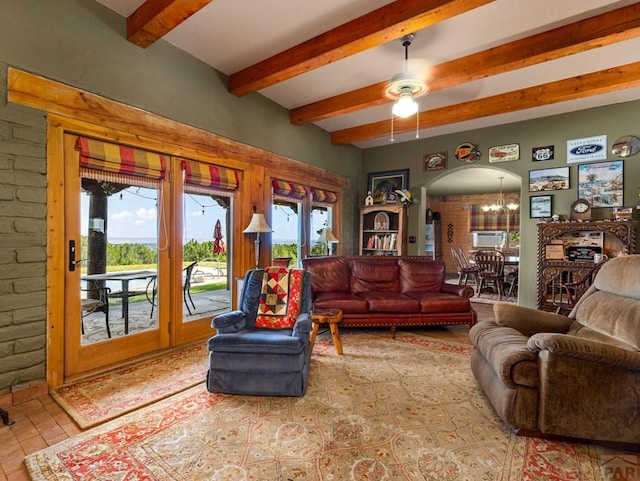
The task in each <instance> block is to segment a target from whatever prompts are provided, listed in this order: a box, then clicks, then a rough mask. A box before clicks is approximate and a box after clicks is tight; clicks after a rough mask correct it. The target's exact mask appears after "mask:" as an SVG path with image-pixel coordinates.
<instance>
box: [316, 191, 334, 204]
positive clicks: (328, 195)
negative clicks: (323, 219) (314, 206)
mask: <svg viewBox="0 0 640 481" xmlns="http://www.w3.org/2000/svg"><path fill="white" fill-rule="evenodd" d="M311 198H312V200H313V202H316V203H319V204H335V203H336V202H338V194H336V193H335V192H331V191H329V190H323V189H316V188H315V187H312V188H311Z"/></svg>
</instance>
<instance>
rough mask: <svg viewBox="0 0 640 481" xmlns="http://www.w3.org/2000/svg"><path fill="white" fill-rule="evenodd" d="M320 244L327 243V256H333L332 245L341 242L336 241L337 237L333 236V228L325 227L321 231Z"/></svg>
mask: <svg viewBox="0 0 640 481" xmlns="http://www.w3.org/2000/svg"><path fill="white" fill-rule="evenodd" d="M318 242H326V243H327V255H328V256H330V255H331V244H335V243H338V242H340V241H339V240H338V239H336V236H334V235H333V231H332V230H331V227H325V228H323V229H322V230H321V231H320V238H319V239H318Z"/></svg>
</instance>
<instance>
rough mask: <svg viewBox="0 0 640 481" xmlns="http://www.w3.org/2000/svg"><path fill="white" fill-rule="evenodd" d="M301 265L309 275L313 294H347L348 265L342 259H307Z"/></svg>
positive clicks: (329, 257)
mask: <svg viewBox="0 0 640 481" xmlns="http://www.w3.org/2000/svg"><path fill="white" fill-rule="evenodd" d="M302 265H303V267H304V268H305V269H307V270H308V271H309V272H310V273H311V289H312V291H313V292H324V291H343V292H349V277H350V272H349V264H348V262H347V260H346V259H345V258H344V257H337V256H327V257H307V258H305V259H302Z"/></svg>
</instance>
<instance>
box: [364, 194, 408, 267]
mask: <svg viewBox="0 0 640 481" xmlns="http://www.w3.org/2000/svg"><path fill="white" fill-rule="evenodd" d="M406 225H407V211H406V207H405V205H404V204H378V205H372V206H366V207H362V208H360V255H370V256H374V255H375V256H401V255H403V254H405V251H406V245H407V227H406Z"/></svg>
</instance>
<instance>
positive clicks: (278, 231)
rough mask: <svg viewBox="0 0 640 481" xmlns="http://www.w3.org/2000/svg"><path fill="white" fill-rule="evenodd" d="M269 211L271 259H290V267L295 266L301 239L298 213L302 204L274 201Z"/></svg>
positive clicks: (298, 257)
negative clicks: (271, 237) (271, 232)
mask: <svg viewBox="0 0 640 481" xmlns="http://www.w3.org/2000/svg"><path fill="white" fill-rule="evenodd" d="M273 202H274V203H273V208H272V210H271V219H272V225H271V228H272V229H273V246H272V251H271V257H272V258H278V257H284V258H291V261H290V264H289V265H291V266H297V265H298V260H299V259H300V248H301V245H302V239H301V235H300V231H301V228H300V212H301V211H302V204H299V203H296V202H291V201H286V200H279V199H274V201H273Z"/></svg>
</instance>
